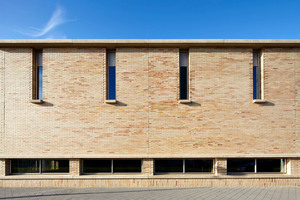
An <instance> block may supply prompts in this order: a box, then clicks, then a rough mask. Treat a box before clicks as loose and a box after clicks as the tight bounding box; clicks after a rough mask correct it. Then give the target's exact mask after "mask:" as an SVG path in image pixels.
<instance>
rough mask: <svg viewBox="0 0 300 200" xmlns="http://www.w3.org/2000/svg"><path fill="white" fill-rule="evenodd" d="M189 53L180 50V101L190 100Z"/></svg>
mask: <svg viewBox="0 0 300 200" xmlns="http://www.w3.org/2000/svg"><path fill="white" fill-rule="evenodd" d="M188 65H189V52H188V51H187V50H180V52H179V99H180V100H185V99H189V95H188V93H189V89H188V88H189V69H188Z"/></svg>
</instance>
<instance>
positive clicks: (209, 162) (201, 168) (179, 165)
mask: <svg viewBox="0 0 300 200" xmlns="http://www.w3.org/2000/svg"><path fill="white" fill-rule="evenodd" d="M154 162H155V164H154V165H155V173H192V172H198V173H202V172H207V173H212V172H213V171H214V169H213V159H166V160H163V159H157V160H155V161H154Z"/></svg>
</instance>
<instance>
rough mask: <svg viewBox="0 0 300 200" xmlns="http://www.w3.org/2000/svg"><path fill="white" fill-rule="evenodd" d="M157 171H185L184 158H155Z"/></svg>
mask: <svg viewBox="0 0 300 200" xmlns="http://www.w3.org/2000/svg"><path fill="white" fill-rule="evenodd" d="M155 172H158V173H167V172H183V160H155Z"/></svg>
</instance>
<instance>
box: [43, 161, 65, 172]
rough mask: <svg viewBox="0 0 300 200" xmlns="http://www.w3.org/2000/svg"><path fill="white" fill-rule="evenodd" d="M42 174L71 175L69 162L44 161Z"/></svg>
mask: <svg viewBox="0 0 300 200" xmlns="http://www.w3.org/2000/svg"><path fill="white" fill-rule="evenodd" d="M42 173H69V160H42Z"/></svg>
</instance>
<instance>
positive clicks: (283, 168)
mask: <svg viewBox="0 0 300 200" xmlns="http://www.w3.org/2000/svg"><path fill="white" fill-rule="evenodd" d="M229 159H237V160H238V159H240V160H243V159H252V160H254V170H253V172H228V171H227V174H229V175H234V174H287V159H286V158H228V159H227V169H228V160H229ZM257 160H280V172H258V171H257ZM282 161H283V162H282ZM282 163H283V164H282Z"/></svg>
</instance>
